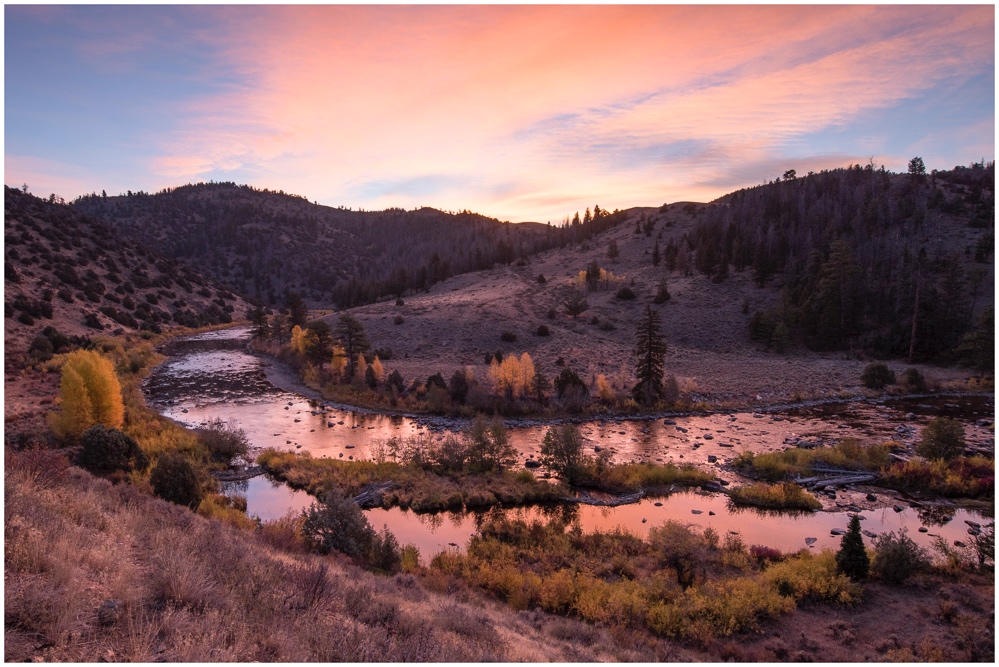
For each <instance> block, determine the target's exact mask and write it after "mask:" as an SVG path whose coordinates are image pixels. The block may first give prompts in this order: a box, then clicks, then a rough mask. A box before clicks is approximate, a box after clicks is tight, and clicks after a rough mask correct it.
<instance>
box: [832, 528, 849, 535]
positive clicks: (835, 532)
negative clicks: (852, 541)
mask: <svg viewBox="0 0 999 667" xmlns="http://www.w3.org/2000/svg"><path fill="white" fill-rule="evenodd" d="M829 534H830V535H846V531H845V530H843V529H842V528H833V529H832V530H830V531H829Z"/></svg>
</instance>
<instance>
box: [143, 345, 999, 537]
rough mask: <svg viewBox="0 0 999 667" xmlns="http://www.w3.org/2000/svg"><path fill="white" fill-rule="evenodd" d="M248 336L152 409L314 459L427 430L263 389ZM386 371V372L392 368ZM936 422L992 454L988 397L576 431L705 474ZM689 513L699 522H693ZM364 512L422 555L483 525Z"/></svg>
mask: <svg viewBox="0 0 999 667" xmlns="http://www.w3.org/2000/svg"><path fill="white" fill-rule="evenodd" d="M248 335H249V332H248V329H246V328H234V329H226V330H220V331H213V332H208V333H204V334H200V335H197V336H194V337H192V338H189V339H185V340H181V341H176V342H175V343H173V344H172V345H171V348H170V349H169V350H168V353H169V355H170V357H169V359H168V360H167V361H166V362H164V363H163V364H161V365H160V366H158V367H157V368H156V369H154V371H153V373H152V375H151V376H150V378H149V379H148V380H147V381H146V384H145V391H146V394H147V398H148V400H149V402H150V404H151V405H153V406H154V407H156V408H157V409H158V410H159V411H160V412H161V413H162V414H164V415H166V416H168V417H170V418H172V419H175V420H176V421H178V422H180V423H183V424H185V425H187V426H190V427H197V426H199V425H201V424H203V423H204V422H206V421H208V420H209V419H211V418H214V417H220V418H222V419H223V420H226V421H228V422H236V423H237V424H238V425H239V426H240V427H241V428H243V429H244V430H245V431H246V433H247V435H248V437H249V439H250V442H251V444H252V445H253V446H254V447H260V448H263V447H275V448H278V449H287V450H292V451H309V452H311V453H312V454H313V455H314V456H318V457H330V458H343V459H351V458H354V459H357V458H366V457H368V456H369V455H370V453H371V451H372V448H373V447H374V446H375V445H376V444H377V443H379V442H384V441H385V440H387V439H388V438H390V437H393V436H395V437H403V438H405V437H407V436H411V435H415V434H418V433H421V432H425V429H426V428H427V427H425V426H423V425H421V424H420V423H418V422H417V421H416V420H414V419H411V418H408V417H401V416H387V415H379V414H369V413H365V412H362V411H356V410H349V409H339V408H334V407H331V406H329V405H325V404H323V403H322V402H317V401H310V400H309V399H307V398H306V397H304V396H302V395H301V394H296V393H290V392H287V391H284V390H281V389H278V388H277V387H275V386H274V385H273V384H272V383H271V382H270V381H269V380H268V379H267V373H268V371H270V372H276V371H280V370H281V369H280V368H274V367H268V365H269V364H272V363H274V362H272V361H270V360H267V359H265V358H262V357H257V356H254V355H252V354H248V353H247V352H246V351H245V346H246V343H247V339H248ZM387 365H388V366H389V367H390V362H389V364H387ZM910 413H911V415H910ZM940 414H949V415H950V416H955V417H958V418H961V419H962V421H964V423H965V430H966V436H967V440H968V442H969V444H972V445H975V444H978V445H983V446H991V444H992V442H993V435H992V433H991V432H990V431H988V429H987V427H985V426H979V425H977V423H976V422H978V421H979V420H989V421H991V419H992V415H993V402H992V401H991V400H990V399H988V398H981V397H962V398H933V399H917V400H889V401H884V402H879V403H871V402H864V401H858V402H852V403H842V404H833V405H822V406H815V407H810V408H797V409H794V410H789V411H786V412H783V413H780V414H765V415H761V414H753V413H749V412H742V413H737V414H731V415H730V414H713V415H707V416H691V417H676V418H675V420H674V421H675V422H676V423H675V424H666V423H664V421H663V420H661V419H655V420H639V421H614V420H593V421H589V422H584V423H582V424H580V425H579V426H580V430H581V432H582V434H583V436H584V438H585V443H586V447H587V449H589V451H591V452H592V451H593V449H594V448H595V447H601V448H606V449H608V450H610V451H611V452H612V453H613V454H614V460H616V461H652V462H670V461H672V462H676V463H684V462H691V463H697V464H702V465H705V466H708V465H710V464H708V456H715V457H717V459H718V460H719V461H720V462H724V461H726V460H728V459H731V458H732V457H734V456H735V455H737V454H738V453H739V452H741V451H744V450H749V451H752V452H756V453H759V452H766V451H776V450H779V449H783V448H785V447H787V446H788V443H791V442H793V441H795V440H798V439H802V440H806V441H811V442H816V441H825V442H834V441H838V440H840V439H842V438H844V437H857V438H860V439H861V440H862V441H865V442H871V441H883V440H887V439H895V440H903V441H911V440H912V439H914V438H916V437H918V433H919V430H920V429H921V427H922V425H923V424H925V423H926V422H927V421H929V419H931V418H932V417H934V416H937V415H940ZM546 428H547V427H544V426H513V427H511V428H510V441H511V443H512V444H513V445H514V447H515V448H516V449H517V450H518V451H519V452H520V453H521V454H522V455H523V457H524V458H527V457H529V456H531V455H537V451H538V448H539V445H540V441H541V438H542V437H543V435H544V432H545V430H546ZM435 437H440V435H439V434H438V435H437V436H435ZM226 491H227V492H228V493H238V494H239V495H243V496H245V497H246V498H247V509H248V512H249V513H250V514H252V515H256V516H259V517H260V518H261V519H264V520H267V519H273V518H277V517H280V516H283V515H285V514H286V513H287V512H289V511H293V512H298V511H300V510H301V509H302V508H303V507H306V506H308V505H309V504H310V503H311V501H312V499H311V498H310V497H309V496H308V494H305V493H304V492H296V491H293V490H291V489H290V488H288V487H286V486H284V485H283V484H277V483H274V482H271V481H269V480H267V479H266V478H263V477H257V478H254V479H252V480H250V481H249V482H243V483H237V484H230V485H227V486H226ZM654 502H662V506H661V507H656V506H655V505H654ZM575 509H576V512H575V515H576V517H577V518H578V520H579V522H580V523H581V525H582V527H583V529H584V530H589V529H595V528H600V529H611V528H614V527H615V526H621V527H624V528H626V529H628V530H630V531H632V532H634V533H636V534H640V535H645V534H647V532H648V529H649V528H650V527H652V526H654V525H658V524H660V523H662V522H663V521H664V520H666V519H676V520H680V521H684V522H685V523H695V524H698V525H700V526H702V527H706V526H712V527H714V528H715V529H716V530H718V531H719V532H721V533H723V534H724V533H726V532H728V531H730V530H735V531H739V533H740V534H741V536H742V538H743V540H744V541H745V542H746V543H747V544H754V543H760V544H767V545H770V546H774V547H777V548H781V549H797V548H801V547H803V546H805V543H804V540H805V538H806V537H808V538H816V541H815V543H814V545H813V547H814V548H821V547H823V546H836V545H838V544H839V538H838V537H832V536H830V534H829V531H830V530H831V529H832V528H838V527H845V525H846V523H847V521H848V517H847V515H846V514H845V513H830V512H818V513H812V514H805V515H779V514H775V513H772V512H770V513H759V512H755V511H747V510H742V511H732V510H730V509H729V506H728V500H727V498H726V497H725V496H723V495H720V494H716V495H705V494H678V495H674V496H673V497H671V498H669V499H664V500H662V501H649V500H646V501H643V502H641V503H638V504H635V505H625V506H620V507H616V508H600V507H593V506H579V507H578V508H575ZM694 510H698V511H701V512H702V513H701V514H693V513H692V511H694ZM507 511H510V512H514V513H517V514H518V515H521V516H524V517H526V518H529V519H534V518H539V517H541V516H542V514H543V511H542V510H541V509H538V508H528V509H517V510H507ZM709 512H714V513H715V514H714V515H713V516H712V515H710V514H709ZM367 513H368V517H369V520H370V521H371V523H372V525H373V526H375V527H376V528H379V529H380V528H381V526H382V525H383V524H385V525H388V527H389V529H390V530H391V531H392V532H393V533H395V535H396V536H397V538H398V539H399V541H400V542H401V543H403V544H407V543H410V544H416V545H417V546H418V547H419V548H420V550H421V552H422V553H423V554H425V555H432V554H433V553H436V552H438V551H440V550H442V549H446V548H455V547H453V546H450V545H451V544H454V545H458V548H461V547H463V546H464V545H465V544H466V543H467V541H468V538H469V536H470V535H471V534H472V533H474V532H475V529H476V520H477V515H475V514H460V515H437V516H433V517H431V516H425V515H416V514H414V513H412V512H405V511H403V510H400V509H398V508H396V509H391V510H382V509H376V510H369V511H368V512H367ZM863 516H865V518H866V520H865V521H864V522H863V527H864V529H865V530H869V531H871V532H873V533H880V532H882V531H887V530H897V529H898V528H900V527H901V526H903V525H905V526H908V527H909V530H910V534H911V535H912V537H913V538H914V539H916V540H917V541H918V542H921V543H923V544H926V545H928V543H929V541H930V539H931V537H930V536H929V535H930V534H940V535H942V536H943V537H945V538H947V539H948V540H950V541H952V540H954V539H961V538H962V537H966V529H967V526H966V525H965V523H964V520H965V519H970V520H973V521H979V522H981V521H980V519H981V518H980V517H978V516H977V515H972V514H969V513H967V512H965V511H963V510H959V511H957V512H956V513H955V514H954V516H953V519H952V520H951V521H949V522H948V523H946V524H945V525H943V526H938V527H935V528H930V532H929V534H923V533H917V532H916V529H917V528H918V527H919V526H920V525H924V521H923V520H922V519H921V518H920V517H919V515H918V514H917V513H916V511H915V510H913V509H910V508H907V509H905V511H903V512H901V513H896V512H894V511H893V510H891V509H888V510H886V511H881V510H879V511H871V512H864V513H863ZM643 519H644V520H645V521H644V522H643V521H642V520H643ZM868 539H869V538H868Z"/></svg>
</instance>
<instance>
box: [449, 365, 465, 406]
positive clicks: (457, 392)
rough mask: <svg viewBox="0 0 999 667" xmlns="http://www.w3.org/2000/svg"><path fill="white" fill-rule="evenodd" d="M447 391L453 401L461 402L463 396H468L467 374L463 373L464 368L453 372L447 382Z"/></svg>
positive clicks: (463, 399) (462, 401)
mask: <svg viewBox="0 0 999 667" xmlns="http://www.w3.org/2000/svg"><path fill="white" fill-rule="evenodd" d="M447 391H448V395H449V396H450V397H451V400H452V401H454V402H455V403H458V404H463V403H464V402H465V398H466V397H467V396H468V376H466V375H465V371H464V370H462V369H460V368H459V369H458V370H456V371H455V372H454V375H452V376H451V381H450V382H448V387H447Z"/></svg>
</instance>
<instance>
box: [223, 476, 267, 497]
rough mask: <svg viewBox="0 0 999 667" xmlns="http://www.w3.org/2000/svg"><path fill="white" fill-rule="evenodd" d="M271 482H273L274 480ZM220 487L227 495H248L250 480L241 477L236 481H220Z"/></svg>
mask: <svg viewBox="0 0 999 667" xmlns="http://www.w3.org/2000/svg"><path fill="white" fill-rule="evenodd" d="M271 483H272V484H273V482H271ZM219 487H220V488H221V489H222V493H223V494H225V495H227V496H230V497H232V496H243V497H246V494H247V492H248V491H249V490H250V481H249V480H247V479H241V480H238V481H236V482H219Z"/></svg>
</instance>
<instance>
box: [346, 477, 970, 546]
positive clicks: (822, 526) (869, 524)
mask: <svg viewBox="0 0 999 667" xmlns="http://www.w3.org/2000/svg"><path fill="white" fill-rule="evenodd" d="M656 503H662V506H661V507H656V505H655V504H656ZM503 511H504V513H505V514H506V515H507V516H508V517H509V518H511V519H514V518H515V519H522V520H525V521H535V520H541V521H546V520H547V519H546V517H545V516H544V515H543V513H542V510H541V509H539V508H533V507H529V508H514V509H507V510H503ZM695 511H697V512H700V513H699V514H695V513H694V512H695ZM710 512H714V515H711V514H710ZM366 514H367V516H368V521H369V522H371V524H372V526H374V527H376V528H378V529H380V528H381V526H382V525H383V524H384V525H387V526H388V528H389V530H390V531H392V532H393V533H394V534H395V535H396V537H397V538H398V539H399V543H400V544H415V545H416V546H417V547H418V548H419V549H420V553H421V554H422V555H423V556H424V557H425V559H429V558H430V557H432V556H433V555H434V554H436V553H439V552H441V551H444V550H446V549H448V548H451V549H454V548H458V549H460V550H462V551H463V550H464V549H465V548H466V547H467V546H468V540H469V538H471V536H472V535H473V534H474V533H475V532H476V530H477V525H476V520H477V515H475V514H471V513H470V514H464V515H455V514H451V515H448V518H447V519H445V520H444V522H443V524H435V522H434V521H433V520H432V519H431V517H427V516H421V515H418V514H416V513H414V512H408V511H405V510H402V509H399V508H392V509H388V510H386V509H374V510H368V511H367V512H366ZM860 515H861V516H862V517H864V519H863V520H862V521H861V528H862V529H864V530H868V531H870V532H872V533H875V534H880V533H882V532H887V531H892V530H894V531H898V530H899V529H901V528H903V527H906V528H908V531H909V532H908V534H909V537H911V538H912V539H913V540H914V541H915V542H916V543H917V544H919V545H920V546H922V547H925V548H929V547H930V546H931V544H932V541H933V536H934V535H940V536H941V537H943V538H944V539H946V540H947V541H948V542H951V543H952V542H953V541H954V540H967V538H968V535H967V528H968V526H967V524H965V522H964V521H965V519H969V520H972V521H976V522H978V523H982V524H984V523H987V522H988V519H983V518H982V517H981V516H980V515H978V514H977V513H971V512H968V511H966V510H957V511H956V512H955V514H954V516H953V518H952V519H951V520H950V521H949V522H948V523H946V524H945V525H943V526H929V532H928V533H919V532H917V529H918V528H919V527H920V526H921V525H923V523H922V521H921V519H920V517H919V515H918V514H917V512H916V511H915V510H914V509H912V508H906V509H905V510H904V511H902V512H895V511H894V510H892V509H890V508H888V509H884V510H870V511H864V512H861V513H860ZM577 519H578V521H579V525H580V528H581V529H582V530H583V532H593V531H596V530H600V531H609V530H613V529H615V528H621V529H623V530H626V531H628V532H630V533H632V534H634V535H638V536H640V537H643V538H644V537H647V536H648V534H649V529H650V528H652V527H654V526H659V525H662V524H663V523H664V522H666V521H668V520H674V521H679V522H681V523H684V524H687V525H690V526H692V527H694V528H696V529H697V530H698V531H702V530H704V529H705V528H707V527H709V526H710V527H711V528H713V529H714V530H715V531H717V532H718V533H719V535H720V536H721V537H722V538H723V539H724V537H725V535H728V534H729V533H730V531H735V532H736V533H737V534H738V536H739V537H740V538H741V539H742V541H743V542H744V543H745V544H746V546H747V547H748V546H750V545H753V544H762V545H765V546H769V547H774V548H776V549H780V550H781V551H785V552H794V551H798V550H799V549H804V548H812V549H815V550H821V549H823V548H830V549H838V548H839V545H840V540H841V538H840V537H838V536H834V535H831V534H830V531H831V530H832V529H833V528H843V529H845V528H846V527H847V524H848V523H849V514H848V513H846V512H804V513H793V514H788V513H780V512H773V511H758V510H754V509H735V508H732V507H731V505H730V503H729V502H728V499H727V498H726V497H725V496H723V495H721V494H701V493H681V494H675V495H673V496H671V497H669V498H664V499H661V500H650V499H646V500H643V501H641V502H639V503H636V504H633V505H621V506H618V507H596V506H592V505H580V506H579V508H578V513H577ZM643 519H644V522H643ZM806 538H815V542H814V543H813V544H812V545H811V547H809V546H808V545H807V544H806V543H805V540H806ZM864 541H865V542H866V543H867V544H868V545H869V546H870V545H871V544H872V539H871V538H870V537H866V536H865V537H864ZM449 543H453V544H454V545H457V546H456V547H455V546H449Z"/></svg>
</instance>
